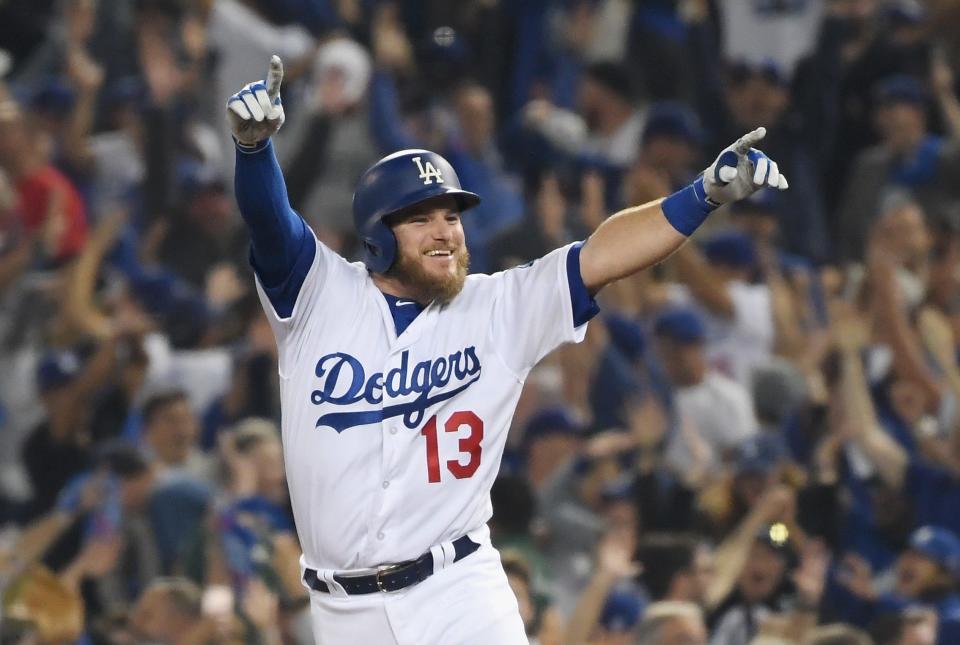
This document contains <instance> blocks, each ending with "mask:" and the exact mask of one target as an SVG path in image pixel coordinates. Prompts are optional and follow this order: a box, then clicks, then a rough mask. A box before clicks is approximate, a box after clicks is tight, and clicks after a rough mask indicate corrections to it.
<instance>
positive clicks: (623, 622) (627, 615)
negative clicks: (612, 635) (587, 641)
mask: <svg viewBox="0 0 960 645" xmlns="http://www.w3.org/2000/svg"><path fill="white" fill-rule="evenodd" d="M643 609H644V602H643V599H642V598H641V597H640V594H639V593H638V592H637V591H636V590H635V589H633V588H630V587H621V588H615V589H613V591H611V592H610V593H609V594H608V595H607V600H606V602H604V603H603V611H602V612H601V613H600V624H601V625H603V628H604V629H606V630H607V631H610V632H617V633H624V632H629V631H630V630H632V629H633V628H634V627H636V626H637V623H639V622H640V617H641V616H642V615H643Z"/></svg>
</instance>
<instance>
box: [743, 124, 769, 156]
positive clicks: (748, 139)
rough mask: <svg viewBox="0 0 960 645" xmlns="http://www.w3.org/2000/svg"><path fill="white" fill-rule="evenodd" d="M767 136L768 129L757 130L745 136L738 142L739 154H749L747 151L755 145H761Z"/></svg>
mask: <svg viewBox="0 0 960 645" xmlns="http://www.w3.org/2000/svg"><path fill="white" fill-rule="evenodd" d="M765 136H767V129H766V128H764V127H760V128H757V129H756V130H754V131H753V132H748V133H747V134H745V135H743V136H742V137H740V138H739V139H738V140H737V143H736V145H735V150H736V151H737V154H741V155H744V154H747V151H748V150H749V149H750V148H752V147H753V145H754V144H755V143H759V142H760V140H761V139H763V138H764V137H765Z"/></svg>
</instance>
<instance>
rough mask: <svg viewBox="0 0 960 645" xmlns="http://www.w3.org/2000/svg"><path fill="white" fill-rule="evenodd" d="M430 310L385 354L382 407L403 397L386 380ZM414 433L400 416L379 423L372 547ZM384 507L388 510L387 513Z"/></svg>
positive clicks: (385, 529)
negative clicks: (405, 448)
mask: <svg viewBox="0 0 960 645" xmlns="http://www.w3.org/2000/svg"><path fill="white" fill-rule="evenodd" d="M381 300H382V298H381ZM382 311H384V312H385V313H386V315H387V316H388V317H389V318H390V322H391V324H392V316H391V315H390V312H389V308H388V307H387V305H386V303H385V302H384V303H383V307H382ZM430 313H431V312H430V311H429V308H428V309H427V310H424V311H423V312H421V313H420V315H419V316H418V317H417V319H416V320H414V321H413V322H412V323H410V325H409V326H408V327H407V329H406V330H404V332H403V333H402V334H400V335H399V336H397V337H395V339H394V342H393V343H392V346H391V348H390V351H389V353H388V354H387V360H386V361H385V362H384V364H383V371H382V372H381V373H382V374H383V375H384V383H383V390H382V392H383V398H382V401H381V407H382V408H388V407H390V406H392V405H396V404H398V403H400V402H401V400H402V399H403V398H406V397H403V396H402V395H401V396H399V397H396V396H390V394H388V393H387V386H386V379H387V378H388V375H389V374H390V371H391V370H394V369H397V368H399V367H400V366H401V364H402V360H403V353H404V351H407V350H409V349H410V347H411V346H412V345H413V344H414V343H415V342H416V341H417V340H418V339H419V338H420V335H421V331H422V329H423V324H424V318H426V317H427V316H428V315H429V314H430ZM412 363H413V361H412V359H410V358H409V356H408V364H407V369H408V370H409V369H410V368H411V366H412ZM415 432H416V429H413V430H411V429H410V428H407V426H406V424H405V423H404V419H403V417H402V416H395V417H390V418H384V419H383V420H382V421H381V422H380V479H379V482H378V484H377V487H376V488H375V489H374V504H373V509H372V512H373V515H372V517H371V525H370V537H371V540H370V543H371V544H372V545H374V546H373V548H374V550H381V549H382V548H383V545H384V543H385V542H386V538H387V537H388V535H389V532H390V526H389V520H390V515H389V510H390V509H393V508H394V505H392V504H387V503H386V500H387V496H388V495H392V494H395V493H396V491H397V490H399V488H400V487H398V486H393V485H392V484H393V482H392V477H393V476H395V475H396V473H397V472H398V468H397V463H396V461H397V458H398V457H399V456H400V455H402V454H403V453H404V451H403V449H402V447H403V445H404V442H407V441H410V434H411V433H415ZM385 509H387V510H386V512H385Z"/></svg>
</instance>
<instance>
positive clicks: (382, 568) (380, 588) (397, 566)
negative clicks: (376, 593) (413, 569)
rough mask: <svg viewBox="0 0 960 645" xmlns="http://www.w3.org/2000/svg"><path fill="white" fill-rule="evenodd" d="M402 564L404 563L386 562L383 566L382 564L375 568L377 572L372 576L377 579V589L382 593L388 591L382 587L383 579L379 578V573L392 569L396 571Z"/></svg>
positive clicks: (388, 571) (391, 570)
mask: <svg viewBox="0 0 960 645" xmlns="http://www.w3.org/2000/svg"><path fill="white" fill-rule="evenodd" d="M403 566H404V565H402V564H388V565H384V566H382V567H379V568H378V569H377V574H376V576H374V577H375V578H376V581H377V589H379V590H380V591H381V592H382V593H388V592H389V591H390V590H389V589H384V588H383V581H382V580H381V579H380V575H381V574H384V573H392V572H393V571H396V570H397V569H400V568H402V567H403Z"/></svg>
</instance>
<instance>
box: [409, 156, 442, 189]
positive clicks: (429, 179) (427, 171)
mask: <svg viewBox="0 0 960 645" xmlns="http://www.w3.org/2000/svg"><path fill="white" fill-rule="evenodd" d="M413 163H415V164H417V169H418V170H419V171H420V179H422V180H423V185H424V186H426V185H429V184H432V183H433V180H434V179H436V180H437V183H438V184H442V183H443V176H441V175H440V171H439V170H437V168H436V166H434V165H433V164H432V163H431V162H430V161H427V163H426V165H424V164H423V163H421V162H420V157H414V158H413Z"/></svg>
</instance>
